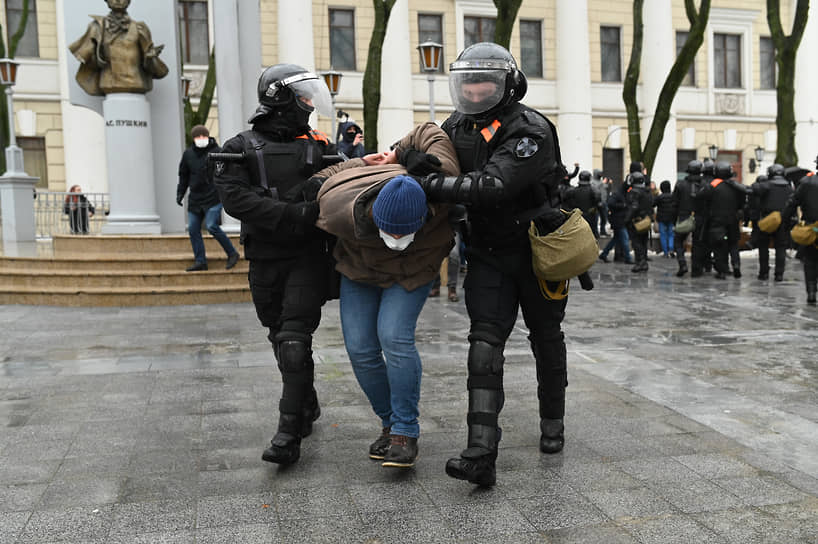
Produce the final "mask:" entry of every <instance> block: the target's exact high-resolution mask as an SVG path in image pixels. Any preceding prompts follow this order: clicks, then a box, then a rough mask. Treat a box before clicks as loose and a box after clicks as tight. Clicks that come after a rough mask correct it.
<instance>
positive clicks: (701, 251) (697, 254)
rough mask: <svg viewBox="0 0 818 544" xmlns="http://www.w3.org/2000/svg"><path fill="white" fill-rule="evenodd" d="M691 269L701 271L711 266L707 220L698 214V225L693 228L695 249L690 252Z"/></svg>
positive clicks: (695, 271) (696, 271)
mask: <svg viewBox="0 0 818 544" xmlns="http://www.w3.org/2000/svg"><path fill="white" fill-rule="evenodd" d="M690 262H691V269H692V271H693V273H699V274H700V273H701V272H702V271H703V270H704V269H705V268H709V266H710V240H709V239H708V232H707V220H706V219H701V218H699V216H696V226H695V227H694V228H693V249H692V250H691V253H690Z"/></svg>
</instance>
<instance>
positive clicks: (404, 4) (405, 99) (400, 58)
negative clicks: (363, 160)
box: [378, 0, 416, 150]
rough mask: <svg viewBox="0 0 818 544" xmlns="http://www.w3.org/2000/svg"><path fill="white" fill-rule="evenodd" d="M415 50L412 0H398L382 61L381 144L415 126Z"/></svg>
mask: <svg viewBox="0 0 818 544" xmlns="http://www.w3.org/2000/svg"><path fill="white" fill-rule="evenodd" d="M412 53H413V51H412V50H411V45H410V42H409V0H398V1H397V2H395V5H394V7H393V8H392V12H391V15H390V16H389V25H388V26H387V27H386V37H385V38H384V41H383V54H382V57H381V58H382V61H381V107H380V110H379V112H378V146H379V147H380V150H384V149H387V148H388V147H389V146H390V145H391V144H393V143H395V142H396V141H398V140H399V139H400V138H402V137H403V136H404V135H406V133H407V132H409V131H410V130H411V129H412V127H413V126H414V123H415V120H414V111H413V104H414V98H413V94H412V66H415V64H416V63H414V62H413V61H414V60H415V57H414V56H412Z"/></svg>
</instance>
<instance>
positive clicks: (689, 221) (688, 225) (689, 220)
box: [673, 215, 696, 234]
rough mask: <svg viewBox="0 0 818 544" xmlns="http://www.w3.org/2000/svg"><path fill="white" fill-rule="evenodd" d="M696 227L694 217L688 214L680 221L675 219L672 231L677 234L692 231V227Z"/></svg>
mask: <svg viewBox="0 0 818 544" xmlns="http://www.w3.org/2000/svg"><path fill="white" fill-rule="evenodd" d="M695 227H696V219H695V217H693V216H692V215H688V216H687V217H685V218H684V219H682V220H680V221H676V225H675V227H674V229H673V230H674V231H675V232H676V233H677V234H688V233H691V232H693V229H694V228H695Z"/></svg>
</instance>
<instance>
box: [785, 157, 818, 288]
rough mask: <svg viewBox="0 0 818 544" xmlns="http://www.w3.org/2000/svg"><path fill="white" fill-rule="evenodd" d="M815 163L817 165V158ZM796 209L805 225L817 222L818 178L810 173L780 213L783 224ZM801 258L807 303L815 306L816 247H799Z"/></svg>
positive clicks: (817, 252) (817, 253) (817, 261)
mask: <svg viewBox="0 0 818 544" xmlns="http://www.w3.org/2000/svg"><path fill="white" fill-rule="evenodd" d="M815 162H816V164H818V158H817V159H816V161H815ZM796 208H801V219H802V220H803V221H804V222H805V223H806V224H810V223H815V222H816V221H818V176H815V175H813V174H812V173H810V174H808V175H806V176H804V177H803V178H801V180H800V181H799V182H798V189H796V190H795V193H794V194H793V195H792V196H791V197H790V201H789V202H788V203H787V206H786V208H784V212H783V213H782V215H783V218H784V222H787V223H789V219H790V218H791V217H793V216H794V215H795V210H796ZM788 226H791V225H788ZM801 256H802V259H803V262H804V282H805V283H806V286H807V303H808V304H815V303H816V291H818V245H816V244H812V245H809V246H801Z"/></svg>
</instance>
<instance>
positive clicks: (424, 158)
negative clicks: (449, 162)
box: [398, 147, 441, 176]
mask: <svg viewBox="0 0 818 544" xmlns="http://www.w3.org/2000/svg"><path fill="white" fill-rule="evenodd" d="M398 162H400V163H401V164H402V165H403V166H405V167H406V170H407V171H408V172H409V173H410V174H413V175H417V176H425V175H428V174H433V173H435V172H440V167H441V163H440V159H438V158H437V157H435V156H434V155H431V154H429V153H423V152H422V151H418V150H417V149H412V148H411V147H410V148H409V149H404V150H403V151H401V154H400V159H398Z"/></svg>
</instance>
